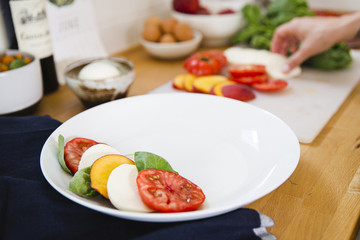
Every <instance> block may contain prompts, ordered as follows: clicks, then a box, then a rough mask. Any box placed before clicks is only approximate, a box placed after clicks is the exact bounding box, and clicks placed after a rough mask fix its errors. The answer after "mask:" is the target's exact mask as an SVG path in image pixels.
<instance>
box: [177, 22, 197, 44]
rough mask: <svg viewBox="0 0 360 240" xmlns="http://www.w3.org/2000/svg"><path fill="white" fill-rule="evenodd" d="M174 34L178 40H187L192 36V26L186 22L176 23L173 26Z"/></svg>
mask: <svg viewBox="0 0 360 240" xmlns="http://www.w3.org/2000/svg"><path fill="white" fill-rule="evenodd" d="M174 35H175V37H176V39H177V40H179V41H187V40H190V39H193V38H194V33H193V30H192V28H191V27H190V26H189V25H188V24H186V23H178V24H176V26H175V28H174Z"/></svg>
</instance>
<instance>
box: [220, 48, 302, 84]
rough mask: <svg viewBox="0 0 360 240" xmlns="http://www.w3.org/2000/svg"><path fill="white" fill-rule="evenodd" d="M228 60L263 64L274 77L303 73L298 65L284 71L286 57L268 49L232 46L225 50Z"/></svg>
mask: <svg viewBox="0 0 360 240" xmlns="http://www.w3.org/2000/svg"><path fill="white" fill-rule="evenodd" d="M224 54H225V56H226V58H227V60H228V61H229V62H230V63H232V64H262V65H265V66H266V71H267V72H268V74H269V75H270V76H271V77H272V78H276V79H289V78H294V77H297V76H299V75H300V74H301V68H300V67H296V68H294V69H293V70H291V71H290V72H289V73H286V74H285V73H283V72H282V67H283V65H284V64H285V62H286V57H284V56H282V55H280V54H277V53H272V52H270V51H267V50H258V49H252V48H241V47H231V48H228V49H226V50H225V51H224Z"/></svg>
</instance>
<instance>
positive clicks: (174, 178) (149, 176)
mask: <svg viewBox="0 0 360 240" xmlns="http://www.w3.org/2000/svg"><path fill="white" fill-rule="evenodd" d="M136 183H137V186H138V190H139V194H140V197H141V199H142V200H143V201H144V203H145V204H146V205H148V206H149V207H150V208H152V209H153V210H155V211H157V212H185V211H193V210H196V209H197V208H198V207H199V206H200V205H201V204H202V203H203V202H204V201H205V195H204V193H203V191H202V190H201V188H199V187H198V186H197V185H195V184H194V183H192V182H190V181H189V180H187V179H186V178H184V177H182V176H180V175H179V174H176V173H173V172H169V171H164V170H158V169H144V170H142V171H140V172H139V175H138V176H137V179H136Z"/></svg>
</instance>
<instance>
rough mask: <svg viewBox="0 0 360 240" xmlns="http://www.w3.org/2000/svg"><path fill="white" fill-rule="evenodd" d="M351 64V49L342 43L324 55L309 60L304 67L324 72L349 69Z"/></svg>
mask: <svg viewBox="0 0 360 240" xmlns="http://www.w3.org/2000/svg"><path fill="white" fill-rule="evenodd" d="M351 62H352V58H351V55H350V49H349V48H348V47H347V46H346V44H345V43H340V44H336V45H335V46H334V47H332V48H330V49H329V50H327V51H325V52H323V53H320V54H318V55H315V56H313V57H311V58H309V59H308V60H306V61H305V62H304V66H307V67H313V68H317V69H322V70H336V69H342V68H346V67H348V66H349V65H350V63H351Z"/></svg>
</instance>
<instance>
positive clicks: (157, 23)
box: [145, 16, 163, 26]
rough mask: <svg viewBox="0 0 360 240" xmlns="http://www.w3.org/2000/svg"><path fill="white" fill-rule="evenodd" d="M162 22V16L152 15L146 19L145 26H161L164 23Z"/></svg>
mask: <svg viewBox="0 0 360 240" xmlns="http://www.w3.org/2000/svg"><path fill="white" fill-rule="evenodd" d="M162 22H163V20H162V19H161V18H160V17H157V16H152V17H149V18H148V19H146V21H145V26H148V25H155V26H160V25H161V24H162Z"/></svg>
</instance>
